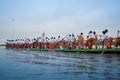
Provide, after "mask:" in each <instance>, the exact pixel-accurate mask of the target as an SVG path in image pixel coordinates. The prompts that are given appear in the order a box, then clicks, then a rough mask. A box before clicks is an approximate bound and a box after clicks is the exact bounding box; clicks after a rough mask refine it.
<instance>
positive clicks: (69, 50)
mask: <svg viewBox="0 0 120 80" xmlns="http://www.w3.org/2000/svg"><path fill="white" fill-rule="evenodd" d="M30 50H32V51H49V50H48V49H39V48H33V49H30ZM53 51H55V52H80V53H120V49H53Z"/></svg>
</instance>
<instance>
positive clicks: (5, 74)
mask: <svg viewBox="0 0 120 80" xmlns="http://www.w3.org/2000/svg"><path fill="white" fill-rule="evenodd" d="M0 80H120V55H119V54H89V53H88V54H84V53H62V52H42V51H29V50H15V49H14V50H12V49H5V48H4V47H0Z"/></svg>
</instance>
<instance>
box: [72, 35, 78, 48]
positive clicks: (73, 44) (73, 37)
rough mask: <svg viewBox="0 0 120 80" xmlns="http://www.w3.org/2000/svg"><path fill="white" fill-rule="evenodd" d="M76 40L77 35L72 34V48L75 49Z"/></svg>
mask: <svg viewBox="0 0 120 80" xmlns="http://www.w3.org/2000/svg"><path fill="white" fill-rule="evenodd" d="M76 45H77V44H76V38H75V35H74V34H73V33H72V48H73V49H76Z"/></svg>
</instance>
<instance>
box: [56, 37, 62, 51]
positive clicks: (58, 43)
mask: <svg viewBox="0 0 120 80" xmlns="http://www.w3.org/2000/svg"><path fill="white" fill-rule="evenodd" d="M60 46H61V38H60V36H58V38H57V40H56V48H58V49H60Z"/></svg>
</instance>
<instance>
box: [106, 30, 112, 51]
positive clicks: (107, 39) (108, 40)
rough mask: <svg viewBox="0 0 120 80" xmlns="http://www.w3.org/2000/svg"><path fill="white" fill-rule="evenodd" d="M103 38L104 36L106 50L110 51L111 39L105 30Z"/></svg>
mask: <svg viewBox="0 0 120 80" xmlns="http://www.w3.org/2000/svg"><path fill="white" fill-rule="evenodd" d="M105 36H106V42H105V45H106V48H107V49H111V43H112V40H113V38H112V36H111V35H110V34H109V32H108V30H107V29H105Z"/></svg>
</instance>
